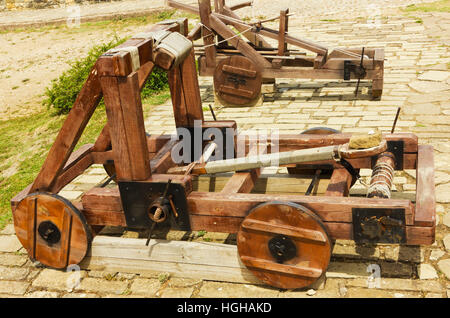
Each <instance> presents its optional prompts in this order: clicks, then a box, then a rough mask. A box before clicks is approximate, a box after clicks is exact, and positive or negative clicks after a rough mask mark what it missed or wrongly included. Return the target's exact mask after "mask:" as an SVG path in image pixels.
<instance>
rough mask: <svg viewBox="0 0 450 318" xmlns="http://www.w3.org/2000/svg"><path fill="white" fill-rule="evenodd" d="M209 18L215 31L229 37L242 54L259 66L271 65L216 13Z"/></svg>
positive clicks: (226, 37)
mask: <svg viewBox="0 0 450 318" xmlns="http://www.w3.org/2000/svg"><path fill="white" fill-rule="evenodd" d="M209 20H210V23H211V26H212V28H213V29H214V31H216V32H217V33H218V34H220V35H221V36H222V37H223V38H225V39H229V40H228V42H229V43H230V44H231V45H233V46H234V47H235V48H236V49H238V50H239V51H240V52H241V53H242V55H244V56H246V57H248V58H249V59H251V60H252V61H253V62H254V63H256V65H257V66H258V67H271V64H270V63H269V61H267V60H266V59H265V58H264V57H263V56H262V55H261V54H259V53H258V52H257V51H256V50H255V49H253V48H252V47H251V46H250V45H249V44H248V43H247V42H245V41H243V40H242V38H240V37H239V36H236V33H234V32H233V31H232V30H231V29H230V28H228V26H227V25H226V24H225V23H223V22H222V21H221V20H220V19H219V18H217V17H216V13H212V14H211V16H210V19H209ZM247 28H248V27H247ZM207 65H208V64H207Z"/></svg>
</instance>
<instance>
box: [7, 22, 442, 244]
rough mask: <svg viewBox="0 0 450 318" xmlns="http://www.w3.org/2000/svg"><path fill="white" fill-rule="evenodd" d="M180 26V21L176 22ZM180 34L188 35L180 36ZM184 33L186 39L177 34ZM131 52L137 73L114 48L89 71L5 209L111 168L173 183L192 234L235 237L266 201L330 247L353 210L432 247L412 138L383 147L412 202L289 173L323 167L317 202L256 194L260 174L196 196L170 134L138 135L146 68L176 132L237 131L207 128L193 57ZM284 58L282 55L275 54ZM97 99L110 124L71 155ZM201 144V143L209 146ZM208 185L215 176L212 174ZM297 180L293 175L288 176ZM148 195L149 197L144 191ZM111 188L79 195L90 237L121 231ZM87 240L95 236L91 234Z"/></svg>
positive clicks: (425, 179) (294, 145)
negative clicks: (393, 153)
mask: <svg viewBox="0 0 450 318" xmlns="http://www.w3.org/2000/svg"><path fill="white" fill-rule="evenodd" d="M182 23H184V24H185V23H187V21H186V20H184V21H183V22H182ZM156 30H166V31H170V32H177V31H179V30H180V24H179V23H171V24H159V25H155V26H153V27H152V28H151V29H150V31H156ZM184 30H186V28H184ZM184 35H185V36H186V35H187V34H186V33H185V34H184ZM130 46H134V47H136V48H137V50H138V53H139V56H140V58H139V59H140V64H141V67H140V68H139V69H134V70H133V67H132V57H131V56H130V53H129V52H128V51H126V50H125V51H120V50H116V51H115V53H108V54H104V55H103V56H101V57H100V58H99V60H98V61H97V63H96V65H95V66H94V68H93V70H92V72H91V73H90V76H89V78H88V79H87V81H86V83H85V85H84V87H83V89H82V90H81V92H80V94H79V96H78V98H77V100H76V102H75V105H74V107H73V108H72V110H71V111H70V113H69V115H68V117H67V119H66V121H65V122H64V124H63V126H62V128H61V130H60V132H59V134H58V136H57V138H56V140H55V143H54V144H53V146H52V148H51V149H50V151H49V154H48V156H47V159H46V160H45V162H44V165H43V166H42V168H41V171H40V173H39V175H38V176H37V178H36V179H35V180H34V182H33V183H32V184H31V185H29V186H28V187H27V188H25V189H24V190H23V191H21V192H20V193H19V194H17V195H16V196H15V197H14V198H13V199H12V200H11V206H12V211H13V214H14V211H15V210H16V208H17V207H18V205H19V203H20V202H21V201H22V200H23V199H24V198H25V197H26V196H27V195H30V194H33V193H34V195H39V193H41V192H44V193H49V194H53V195H55V194H57V193H58V192H59V191H60V190H61V189H62V188H63V187H64V186H66V185H67V184H68V183H70V182H71V181H72V180H73V179H74V178H76V177H77V176H79V175H80V174H82V173H83V172H84V171H85V170H86V169H87V168H88V167H90V166H91V165H92V164H104V165H105V164H107V163H110V162H111V161H112V162H114V167H115V172H116V179H117V181H118V182H119V183H120V182H134V183H136V184H137V183H167V182H168V180H171V182H172V183H175V184H179V185H181V186H182V187H183V189H184V196H185V198H186V202H187V211H186V212H187V213H188V218H189V220H190V229H191V230H192V231H197V230H206V231H213V232H226V233H236V232H237V231H238V230H239V227H240V225H241V223H242V221H243V220H244V218H245V217H246V215H247V214H248V212H249V211H250V210H251V209H252V208H254V207H255V206H256V205H258V204H261V203H265V202H269V201H283V202H290V203H297V204H299V205H302V206H304V207H306V208H307V209H309V210H311V211H312V212H313V213H314V214H315V215H316V216H318V217H319V218H320V220H321V221H322V222H323V223H324V225H325V227H326V230H327V232H328V234H329V236H330V238H331V239H350V240H351V239H354V236H353V233H354V229H353V221H354V220H353V219H354V214H353V213H354V209H356V208H359V209H367V210H369V209H384V210H388V211H393V210H394V209H401V210H402V211H404V222H405V224H404V225H403V226H404V230H405V241H404V243H405V244H410V245H419V244H432V243H433V242H434V238H435V194H434V164H433V148H432V147H431V146H427V145H419V144H418V140H417V137H416V136H415V135H413V134H410V133H396V134H386V135H384V136H383V137H384V138H385V139H386V140H387V142H401V144H402V145H403V146H402V152H400V153H399V154H398V155H397V156H399V157H398V158H399V159H401V162H402V167H401V168H402V169H416V171H417V174H416V180H417V193H416V199H415V201H416V204H413V202H412V201H411V200H406V199H376V198H362V197H349V196H348V194H349V189H350V187H351V181H352V178H351V176H350V175H349V173H348V172H347V170H345V169H343V167H342V166H341V165H340V164H339V163H337V162H336V161H334V160H330V161H322V162H309V163H302V164H297V165H288V166H289V167H291V168H295V169H297V170H299V171H307V170H315V169H317V168H318V167H319V166H321V167H323V166H325V167H327V168H326V169H328V170H329V171H330V172H331V174H330V176H329V178H330V182H329V183H328V185H327V187H326V190H325V193H324V195H322V196H315V195H304V194H286V193H269V194H268V193H257V191H254V190H255V188H256V185H257V183H258V181H259V180H260V176H261V169H253V170H250V171H243V172H236V173H234V174H233V175H232V176H231V177H230V178H229V180H228V181H227V183H226V185H225V186H223V188H222V189H221V191H216V192H214V191H213V192H212V191H200V190H199V189H198V188H197V189H195V183H196V182H198V178H196V176H194V175H189V174H186V175H175V174H169V173H168V170H169V169H170V168H172V167H175V166H177V164H176V163H175V162H174V161H173V159H172V156H171V152H172V149H173V148H174V147H175V146H176V145H177V143H178V142H179V141H178V140H177V138H176V137H175V138H174V137H173V136H169V135H158V136H156V135H151V136H148V135H146V133H145V128H144V120H143V114H142V105H141V99H140V94H139V92H140V89H141V88H142V86H143V85H144V83H145V78H146V77H147V76H148V75H149V74H150V72H151V70H152V69H153V66H154V65H158V66H159V67H161V68H163V69H166V70H167V71H168V72H169V81H170V89H171V94H172V104H173V109H174V117H175V123H176V127H177V128H181V127H186V128H192V127H193V125H194V124H195V121H198V122H200V123H201V127H202V128H219V129H226V128H228V129H231V130H232V131H236V128H237V127H236V123H235V122H234V121H205V120H204V117H203V112H202V103H201V99H200V92H199V87H198V79H197V73H196V71H195V60H194V52H193V50H192V49H191V51H190V52H189V54H187V57H186V58H185V59H184V60H183V61H181V62H180V64H178V65H175V64H174V61H175V56H173V55H172V54H171V53H170V52H168V51H165V50H164V49H162V48H159V47H153V41H152V40H151V39H148V38H132V39H130V40H128V41H127V42H125V43H124V44H122V45H121V46H119V47H118V48H119V49H120V48H129V47H130ZM281 50H283V48H281ZM102 95H103V96H104V99H105V105H106V112H107V118H108V122H107V124H106V126H105V128H104V129H103V131H102V132H101V134H100V136H99V137H98V139H97V141H96V142H95V144H88V145H84V146H82V147H80V148H79V149H78V150H77V151H73V149H74V148H75V145H76V144H77V142H78V140H79V138H80V136H81V133H82V132H83V130H84V128H85V127H86V125H87V123H88V121H89V118H90V116H91V115H92V113H93V111H94V109H95V107H96V106H97V104H98V102H99V100H100V97H101V96H102ZM350 137H351V134H340V133H338V134H331V135H313V134H299V135H281V136H280V137H279V139H278V140H271V139H270V138H269V139H268V140H266V141H264V142H262V141H255V140H253V139H252V138H248V139H246V141H245V149H246V154H245V155H248V154H249V153H253V152H254V150H255V149H260V153H261V150H262V151H267V153H271V152H272V147H271V146H270V145H271V144H273V143H275V142H276V143H277V144H278V145H279V151H290V150H298V149H308V148H317V147H322V146H329V145H341V144H345V143H347V142H348V141H349V139H350ZM210 143H211V141H209V142H208V141H206V142H205V144H210ZM372 159H374V158H371V157H364V158H359V159H348V161H349V162H350V163H351V164H352V166H353V167H354V168H355V169H360V168H366V169H371V168H372V167H373V160H372ZM210 177H211V178H215V176H210ZM291 177H292V178H296V176H291ZM149 195H152V193H150V194H149ZM122 201H123V200H122V198H121V194H120V191H119V188H118V187H117V186H116V187H94V188H93V189H91V190H89V191H87V192H85V193H84V194H83V195H82V197H81V202H80V201H74V202H73V205H74V206H75V207H76V208H77V209H78V210H79V211H80V212H81V213H82V214H83V216H84V218H85V220H86V222H87V225H89V226H90V227H92V228H93V229H96V230H97V231H98V229H99V228H101V227H102V226H107V225H109V226H127V221H126V218H125V214H124V208H123V202H122ZM94 234H95V231H94Z"/></svg>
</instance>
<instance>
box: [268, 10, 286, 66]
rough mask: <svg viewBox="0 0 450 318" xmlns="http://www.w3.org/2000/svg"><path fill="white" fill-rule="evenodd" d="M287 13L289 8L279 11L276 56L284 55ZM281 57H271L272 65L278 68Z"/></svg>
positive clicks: (281, 60)
mask: <svg viewBox="0 0 450 318" xmlns="http://www.w3.org/2000/svg"><path fill="white" fill-rule="evenodd" d="M288 13H289V9H284V10H281V11H280V28H279V33H278V53H277V55H278V56H285V54H286V51H287V43H286V33H287V32H288V19H289V17H288ZM283 62H284V60H283V59H273V60H272V65H273V67H276V68H280V67H281V66H282V65H283Z"/></svg>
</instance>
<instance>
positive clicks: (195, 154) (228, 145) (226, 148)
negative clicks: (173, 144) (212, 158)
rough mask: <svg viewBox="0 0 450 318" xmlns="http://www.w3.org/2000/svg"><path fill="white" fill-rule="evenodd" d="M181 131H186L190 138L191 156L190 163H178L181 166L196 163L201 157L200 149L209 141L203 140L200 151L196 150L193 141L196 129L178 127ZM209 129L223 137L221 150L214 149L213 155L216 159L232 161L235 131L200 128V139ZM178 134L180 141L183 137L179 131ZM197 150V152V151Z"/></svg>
mask: <svg viewBox="0 0 450 318" xmlns="http://www.w3.org/2000/svg"><path fill="white" fill-rule="evenodd" d="M180 128H183V129H187V130H188V131H189V135H190V136H191V140H190V149H191V155H190V162H184V161H183V162H180V163H181V164H189V163H191V162H194V161H197V160H199V159H200V157H201V155H202V151H201V150H202V149H203V146H204V144H205V143H206V142H208V141H210V140H203V139H202V141H203V143H202V147H200V149H196V147H197V146H198V145H197V144H196V140H195V131H194V129H196V128H195V127H180ZM209 128H216V129H218V130H220V133H221V135H222V137H223V139H222V141H223V145H222V147H221V148H219V147H218V148H216V149H215V150H214V153H215V154H216V156H217V157H222V158H223V159H232V158H234V157H235V151H234V149H235V139H234V137H235V133H236V131H235V129H230V127H208V128H202V130H201V137H202V138H203V135H204V133H205V131H206V130H207V129H209ZM177 134H178V138H179V139H180V140H182V139H181V138H180V137H181V136H183V135H182V133H180V131H178V132H177ZM197 150H198V151H197Z"/></svg>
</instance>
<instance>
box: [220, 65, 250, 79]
mask: <svg viewBox="0 0 450 318" xmlns="http://www.w3.org/2000/svg"><path fill="white" fill-rule="evenodd" d="M222 71H224V72H226V73H230V74H237V75H241V76H244V77H249V78H255V77H256V71H252V70H247V69H244V68H241V67H234V66H231V65H224V66H223V67H222Z"/></svg>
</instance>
